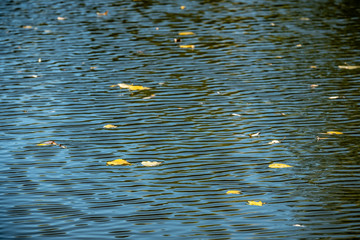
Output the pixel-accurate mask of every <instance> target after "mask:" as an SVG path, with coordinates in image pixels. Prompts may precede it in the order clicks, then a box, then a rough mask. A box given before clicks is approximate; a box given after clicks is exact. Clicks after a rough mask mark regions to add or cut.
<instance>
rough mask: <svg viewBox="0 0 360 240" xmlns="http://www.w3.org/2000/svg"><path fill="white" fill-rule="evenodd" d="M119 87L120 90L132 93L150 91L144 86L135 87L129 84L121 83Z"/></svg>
mask: <svg viewBox="0 0 360 240" xmlns="http://www.w3.org/2000/svg"><path fill="white" fill-rule="evenodd" d="M118 86H119V87H120V88H127V89H129V90H131V91H141V90H148V89H150V88H148V87H143V86H134V85H129V84H125V83H119V84H118Z"/></svg>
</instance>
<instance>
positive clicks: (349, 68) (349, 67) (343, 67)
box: [339, 65, 360, 70]
mask: <svg viewBox="0 0 360 240" xmlns="http://www.w3.org/2000/svg"><path fill="white" fill-rule="evenodd" d="M339 68H340V69H348V70H353V69H358V68H360V66H341V65H340V66H339Z"/></svg>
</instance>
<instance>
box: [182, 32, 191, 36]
mask: <svg viewBox="0 0 360 240" xmlns="http://www.w3.org/2000/svg"><path fill="white" fill-rule="evenodd" d="M194 34H195V33H193V32H179V35H180V36H187V35H194Z"/></svg>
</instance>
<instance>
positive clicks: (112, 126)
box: [103, 124, 117, 128]
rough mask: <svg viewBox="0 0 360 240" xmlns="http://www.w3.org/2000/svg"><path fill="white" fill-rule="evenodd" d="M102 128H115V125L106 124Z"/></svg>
mask: <svg viewBox="0 0 360 240" xmlns="http://www.w3.org/2000/svg"><path fill="white" fill-rule="evenodd" d="M103 128H117V126H115V125H112V124H106V125H105V126H104V127H103Z"/></svg>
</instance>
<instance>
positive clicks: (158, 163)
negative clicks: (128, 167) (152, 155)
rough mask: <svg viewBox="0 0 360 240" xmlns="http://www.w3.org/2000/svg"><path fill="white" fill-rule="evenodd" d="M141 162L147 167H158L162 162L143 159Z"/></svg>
mask: <svg viewBox="0 0 360 240" xmlns="http://www.w3.org/2000/svg"><path fill="white" fill-rule="evenodd" d="M141 164H142V165H143V166H145V167H156V166H159V165H160V164H161V162H155V161H154V162H151V161H142V162H141Z"/></svg>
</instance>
